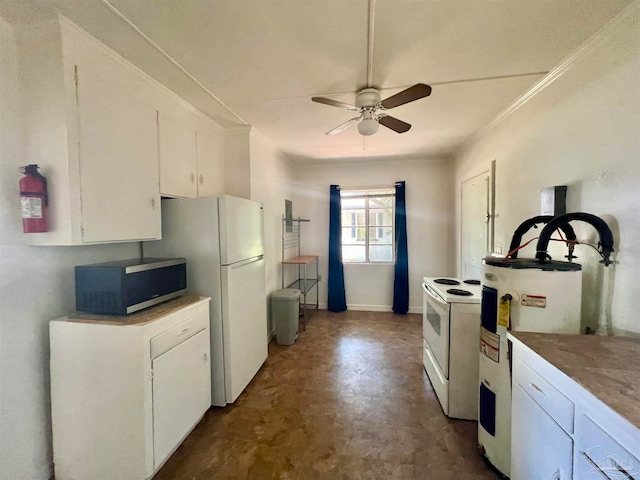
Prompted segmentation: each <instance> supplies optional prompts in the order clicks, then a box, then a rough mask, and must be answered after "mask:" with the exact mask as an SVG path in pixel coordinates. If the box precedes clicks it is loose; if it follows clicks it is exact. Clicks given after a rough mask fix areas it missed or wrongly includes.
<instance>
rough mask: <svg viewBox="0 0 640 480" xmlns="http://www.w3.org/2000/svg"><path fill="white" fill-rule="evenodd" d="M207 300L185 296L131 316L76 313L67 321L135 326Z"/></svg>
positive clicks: (67, 318) (66, 318)
mask: <svg viewBox="0 0 640 480" xmlns="http://www.w3.org/2000/svg"><path fill="white" fill-rule="evenodd" d="M206 299H208V297H198V296H194V295H184V296H182V297H178V298H174V299H173V300H169V301H167V302H164V303H160V304H158V305H155V306H153V307H149V308H145V309H144V310H140V311H139V312H135V313H130V314H129V315H99V314H96V313H80V312H76V313H74V314H72V315H69V316H68V317H65V320H66V321H67V322H80V323H100V324H103V325H123V326H124V325H135V324H138V323H148V322H153V321H154V320H157V319H158V318H160V317H165V316H167V315H170V314H172V313H173V312H177V311H178V310H181V309H183V308H185V307H188V306H189V305H192V304H194V303H197V302H199V301H201V300H206Z"/></svg>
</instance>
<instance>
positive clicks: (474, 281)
mask: <svg viewBox="0 0 640 480" xmlns="http://www.w3.org/2000/svg"><path fill="white" fill-rule="evenodd" d="M464 283H466V284H467V285H480V280H473V279H471V280H465V281H464Z"/></svg>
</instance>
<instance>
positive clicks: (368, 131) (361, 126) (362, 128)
mask: <svg viewBox="0 0 640 480" xmlns="http://www.w3.org/2000/svg"><path fill="white" fill-rule="evenodd" d="M379 127H380V125H378V121H377V120H376V119H375V118H365V119H364V120H362V121H361V122H360V123H358V132H359V133H360V135H373V134H374V133H376V132H377V131H378V128H379Z"/></svg>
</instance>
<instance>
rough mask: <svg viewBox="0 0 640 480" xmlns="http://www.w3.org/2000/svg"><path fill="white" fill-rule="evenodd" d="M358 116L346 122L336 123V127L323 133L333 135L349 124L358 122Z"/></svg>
mask: <svg viewBox="0 0 640 480" xmlns="http://www.w3.org/2000/svg"><path fill="white" fill-rule="evenodd" d="M360 118H361V117H354V118H352V119H350V120H347V121H346V122H344V123H342V124H340V125H338V126H337V127H336V128H332V129H331V130H329V131H328V132H327V133H325V135H335V134H336V133H340V132H341V131H343V130H346V129H347V128H349V127H350V126H351V125H353V124H355V123H358V120H360Z"/></svg>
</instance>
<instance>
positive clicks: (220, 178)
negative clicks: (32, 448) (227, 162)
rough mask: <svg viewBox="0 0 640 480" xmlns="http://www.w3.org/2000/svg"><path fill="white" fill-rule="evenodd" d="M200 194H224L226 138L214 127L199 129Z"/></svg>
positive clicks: (205, 195)
mask: <svg viewBox="0 0 640 480" xmlns="http://www.w3.org/2000/svg"><path fill="white" fill-rule="evenodd" d="M197 153H198V196H199V197H217V196H219V195H222V194H224V139H223V137H222V135H221V134H220V133H218V132H216V131H215V130H214V129H204V130H198V132H197Z"/></svg>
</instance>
